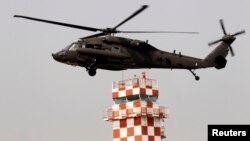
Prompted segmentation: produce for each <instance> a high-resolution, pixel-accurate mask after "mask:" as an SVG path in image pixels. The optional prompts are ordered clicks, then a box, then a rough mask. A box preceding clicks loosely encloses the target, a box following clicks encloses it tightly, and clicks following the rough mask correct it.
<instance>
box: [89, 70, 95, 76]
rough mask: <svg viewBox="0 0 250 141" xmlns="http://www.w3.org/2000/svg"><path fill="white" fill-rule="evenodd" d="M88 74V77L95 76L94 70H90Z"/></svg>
mask: <svg viewBox="0 0 250 141" xmlns="http://www.w3.org/2000/svg"><path fill="white" fill-rule="evenodd" d="M88 73H89V75H90V76H95V75H96V69H90V70H88Z"/></svg>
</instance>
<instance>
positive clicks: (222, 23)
mask: <svg viewBox="0 0 250 141" xmlns="http://www.w3.org/2000/svg"><path fill="white" fill-rule="evenodd" d="M220 26H221V28H222V31H223V33H224V35H227V32H226V29H225V26H224V22H223V20H222V19H220Z"/></svg>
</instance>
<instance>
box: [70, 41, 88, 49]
mask: <svg viewBox="0 0 250 141" xmlns="http://www.w3.org/2000/svg"><path fill="white" fill-rule="evenodd" d="M77 48H85V44H83V43H81V42H73V43H71V44H70V45H69V46H67V47H66V48H65V50H76V49H77Z"/></svg>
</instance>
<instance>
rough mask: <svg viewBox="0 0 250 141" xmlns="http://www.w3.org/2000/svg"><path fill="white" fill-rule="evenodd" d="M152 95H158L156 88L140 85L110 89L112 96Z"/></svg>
mask: <svg viewBox="0 0 250 141" xmlns="http://www.w3.org/2000/svg"><path fill="white" fill-rule="evenodd" d="M139 94H141V95H152V96H156V97H158V96H159V90H158V89H157V88H152V87H144V88H143V87H140V88H138V87H137V88H134V87H124V88H123V89H113V91H112V98H113V99H115V98H120V97H126V96H130V95H139Z"/></svg>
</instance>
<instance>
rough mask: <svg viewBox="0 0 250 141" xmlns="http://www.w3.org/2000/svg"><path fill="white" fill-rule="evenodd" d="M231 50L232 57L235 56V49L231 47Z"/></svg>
mask: <svg viewBox="0 0 250 141" xmlns="http://www.w3.org/2000/svg"><path fill="white" fill-rule="evenodd" d="M229 50H230V53H231V55H232V56H234V55H235V53H234V50H233V48H232V47H231V46H229Z"/></svg>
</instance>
